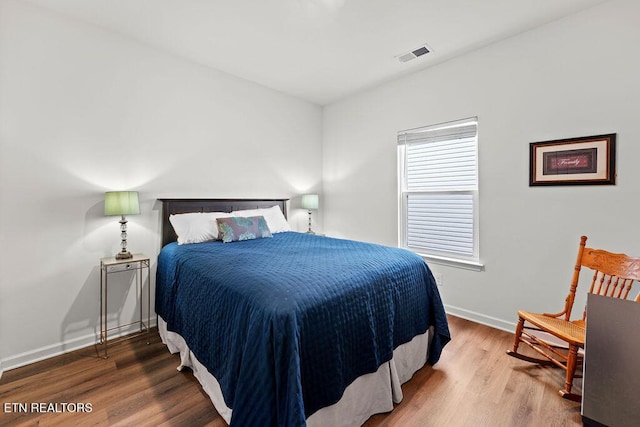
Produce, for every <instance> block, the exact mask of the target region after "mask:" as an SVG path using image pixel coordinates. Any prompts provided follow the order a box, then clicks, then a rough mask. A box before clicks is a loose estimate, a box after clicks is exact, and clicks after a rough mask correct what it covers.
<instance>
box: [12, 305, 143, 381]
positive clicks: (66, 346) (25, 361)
mask: <svg viewBox="0 0 640 427" xmlns="http://www.w3.org/2000/svg"><path fill="white" fill-rule="evenodd" d="M150 326H151V327H152V328H153V327H155V326H156V319H155V318H154V317H152V318H151V325H150ZM138 331H140V326H139V325H130V326H128V327H123V328H122V329H121V330H120V331H119V332H114V333H110V334H109V340H112V339H115V338H118V337H122V336H124V335H129V334H132V333H136V332H138ZM98 341H99V337H98V336H97V335H96V334H89V335H85V336H82V337H78V338H73V339H70V340H66V341H62V342H60V343H56V344H52V345H48V346H45V347H40V348H38V349H35V350H31V351H27V352H24V353H20V354H16V355H13V356H9V357H5V358H4V359H1V360H0V378H1V377H2V373H3V372H4V370H7V371H8V370H10V369H15V368H19V367H21V366H25V365H30V364H31V363H35V362H40V361H41V360H45V359H49V358H51V357H54V356H59V355H61V354H64V353H69V352H71V351H74V350H80V349H81V348H85V347H90V346H93V345H96V343H97V342H98Z"/></svg>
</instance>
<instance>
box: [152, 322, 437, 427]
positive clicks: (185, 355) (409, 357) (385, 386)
mask: <svg viewBox="0 0 640 427" xmlns="http://www.w3.org/2000/svg"><path fill="white" fill-rule="evenodd" d="M158 331H159V332H160V337H161V338H162V342H163V343H165V344H166V345H167V347H168V349H169V351H170V352H171V353H180V366H179V367H178V370H181V369H182V368H183V367H189V368H191V369H192V371H193V375H194V376H195V377H196V379H197V380H198V381H199V382H200V384H201V385H202V388H203V389H204V391H206V392H207V394H208V395H209V397H210V398H211V401H212V402H213V406H215V408H216V410H217V411H218V413H219V414H220V416H221V417H222V418H223V419H224V420H225V421H226V422H227V423H230V421H231V415H232V410H231V409H230V408H228V407H227V405H226V404H225V402H224V398H223V397H222V390H221V389H220V385H219V384H218V381H217V380H216V379H215V378H214V376H213V375H211V374H210V373H209V371H208V370H207V368H205V367H204V366H203V365H202V364H201V363H200V362H199V361H198V359H196V357H195V355H194V354H193V353H192V352H191V351H190V350H189V347H188V346H187V344H186V342H185V341H184V339H183V338H182V336H180V335H179V334H177V333H175V332H171V331H168V330H167V324H166V322H165V321H164V320H163V319H162V318H161V317H158ZM431 333H432V329H429V331H428V332H427V333H425V334H422V335H418V336H416V337H415V338H414V339H413V340H411V341H410V342H408V343H406V344H404V345H401V346H400V347H398V348H397V349H396V350H395V351H394V352H393V359H391V360H390V361H389V362H387V363H384V364H382V365H381V366H380V368H378V370H377V371H376V372H374V373H372V374H366V375H363V376H361V377H359V378H357V379H356V380H355V381H354V382H353V383H351V384H350V385H349V386H348V387H347V388H346V390H345V391H344V394H343V395H342V398H341V399H340V401H338V402H337V403H335V404H334V405H331V406H327V407H325V408H322V409H320V410H318V411H317V412H315V413H314V414H313V415H311V416H310V417H309V418H307V425H308V426H309V427H324V426H335V427H341V426H344V427H348V426H360V425H362V424H363V423H364V422H365V421H366V420H367V419H368V418H369V417H371V416H372V415H374V414H379V413H382V412H389V411H391V410H392V409H393V404H394V403H399V402H400V401H401V400H402V389H401V388H400V386H401V384H404V383H405V382H407V381H409V380H410V379H411V377H412V376H413V374H414V373H415V372H416V371H417V370H418V369H420V368H421V367H422V366H424V364H425V363H426V361H427V354H428V349H429V343H430V341H431Z"/></svg>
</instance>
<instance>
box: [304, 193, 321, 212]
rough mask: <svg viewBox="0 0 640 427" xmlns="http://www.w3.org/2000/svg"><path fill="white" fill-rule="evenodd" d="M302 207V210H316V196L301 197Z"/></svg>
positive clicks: (306, 195)
mask: <svg viewBox="0 0 640 427" xmlns="http://www.w3.org/2000/svg"><path fill="white" fill-rule="evenodd" d="M301 204H302V207H303V208H304V209H318V195H317V194H305V195H304V196H302V203H301Z"/></svg>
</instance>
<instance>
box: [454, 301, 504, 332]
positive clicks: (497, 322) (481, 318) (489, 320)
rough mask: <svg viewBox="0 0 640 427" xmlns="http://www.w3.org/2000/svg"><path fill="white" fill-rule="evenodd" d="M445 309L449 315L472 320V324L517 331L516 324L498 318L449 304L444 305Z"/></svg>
mask: <svg viewBox="0 0 640 427" xmlns="http://www.w3.org/2000/svg"><path fill="white" fill-rule="evenodd" d="M444 308H445V311H446V312H447V313H448V314H451V315H454V316H456V317H461V318H463V319H467V320H471V321H472V322H476V323H480V324H482V325H487V326H491V327H492V328H496V329H500V330H502V331H506V332H511V333H513V332H514V331H515V330H516V322H508V321H506V320H502V319H498V318H497V317H491V316H487V315H485V314H482V313H476V312H475V311H471V310H465V309H464V308H459V307H454V306H451V305H447V304H445V305H444ZM514 315H515V314H514Z"/></svg>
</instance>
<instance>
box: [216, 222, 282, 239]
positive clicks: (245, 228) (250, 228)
mask: <svg viewBox="0 0 640 427" xmlns="http://www.w3.org/2000/svg"><path fill="white" fill-rule="evenodd" d="M216 222H217V223H218V231H220V239H221V240H222V241H223V242H224V243H228V242H236V241H239V240H251V239H260V238H262V237H273V236H272V235H271V231H270V230H269V227H268V226H267V221H265V219H264V217H263V216H251V217H240V216H237V217H229V218H218V219H216Z"/></svg>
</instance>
